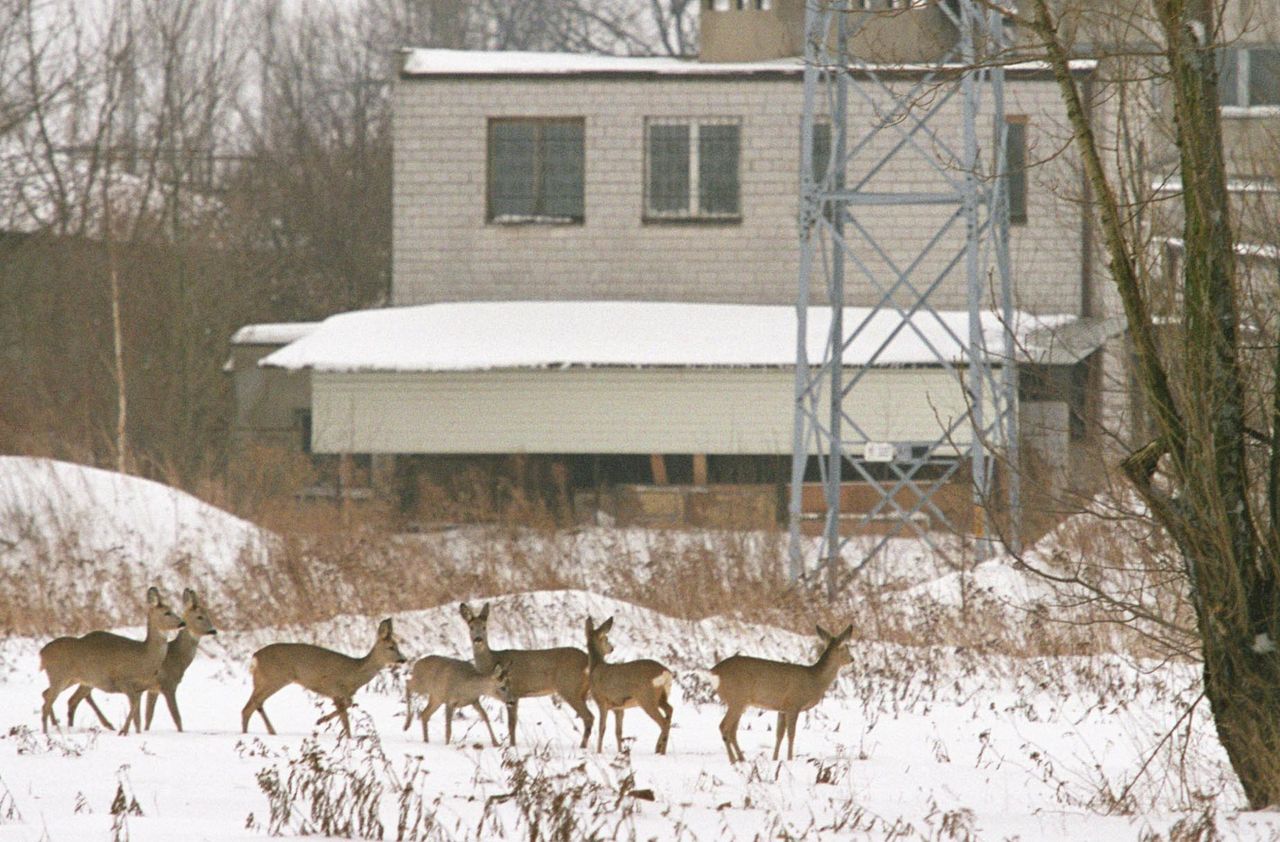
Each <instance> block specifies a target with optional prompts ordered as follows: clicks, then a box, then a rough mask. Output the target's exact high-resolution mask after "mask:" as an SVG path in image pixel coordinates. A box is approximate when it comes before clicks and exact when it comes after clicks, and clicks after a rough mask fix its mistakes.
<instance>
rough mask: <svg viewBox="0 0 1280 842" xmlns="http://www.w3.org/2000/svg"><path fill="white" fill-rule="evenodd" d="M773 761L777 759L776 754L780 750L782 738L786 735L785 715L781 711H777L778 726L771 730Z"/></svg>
mask: <svg viewBox="0 0 1280 842" xmlns="http://www.w3.org/2000/svg"><path fill="white" fill-rule="evenodd" d="M773 731H774V739H773V759H774V760H777V759H778V752H779V751H781V749H782V738H783V737H785V736H786V735H787V715H786V713H784V712H783V711H778V726H777V727H776V728H774V729H773Z"/></svg>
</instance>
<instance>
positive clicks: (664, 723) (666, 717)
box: [640, 700, 671, 754]
mask: <svg viewBox="0 0 1280 842" xmlns="http://www.w3.org/2000/svg"><path fill="white" fill-rule="evenodd" d="M664 702H665V700H660V701H658V702H652V701H646V702H641V704H640V709H641V710H643V711H644V712H645V713H647V714H649V718H650V719H652V720H653V721H654V722H656V723H658V729H659V730H658V742H657V744H656V745H655V746H654V747H653V751H654V754H666V753H667V733H668V732H669V731H670V730H671V714H670V713H669V712H668V711H670V709H671V706H670V705H667V710H666V711H664V710H662V709H661V708H660V707H659V705H660V704H663V703H664Z"/></svg>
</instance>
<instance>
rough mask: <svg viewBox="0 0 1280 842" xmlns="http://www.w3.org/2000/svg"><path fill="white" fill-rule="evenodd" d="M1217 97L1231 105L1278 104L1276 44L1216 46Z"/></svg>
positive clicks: (1279, 53) (1279, 83)
mask: <svg viewBox="0 0 1280 842" xmlns="http://www.w3.org/2000/svg"><path fill="white" fill-rule="evenodd" d="M1218 100H1219V102H1220V103H1221V104H1222V105H1225V106H1228V107H1235V108H1256V107H1259V106H1277V105H1280V47H1230V48H1228V49H1224V50H1220V51H1219V53H1218Z"/></svg>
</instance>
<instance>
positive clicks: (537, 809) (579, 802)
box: [477, 746, 651, 842]
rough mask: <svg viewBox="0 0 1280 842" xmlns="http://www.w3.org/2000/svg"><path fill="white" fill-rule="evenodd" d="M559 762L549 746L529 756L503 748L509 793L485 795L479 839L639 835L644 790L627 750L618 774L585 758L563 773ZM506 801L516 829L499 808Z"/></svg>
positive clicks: (574, 840) (566, 841)
mask: <svg viewBox="0 0 1280 842" xmlns="http://www.w3.org/2000/svg"><path fill="white" fill-rule="evenodd" d="M555 765H556V764H555V763H554V762H553V760H552V757H551V750H550V747H549V746H544V747H543V748H541V749H540V750H536V751H534V752H533V753H532V754H528V755H525V754H520V753H518V752H516V751H514V750H507V751H506V752H504V753H503V756H502V771H503V774H504V776H505V778H506V786H507V788H508V791H507V792H504V793H500V794H497V795H491V796H489V798H488V799H486V801H485V807H484V814H483V815H482V817H481V820H480V825H479V827H478V828H477V837H478V838H481V839H483V838H487V837H488V836H489V835H490V834H493V835H501V836H503V837H504V838H510V837H511V836H513V835H514V834H515V833H519V834H520V835H521V837H523V838H526V839H528V840H529V842H539V840H547V841H548V842H587V840H606V839H610V840H612V839H634V838H636V827H635V816H636V806H635V800H636V798H637V797H640V795H641V791H640V790H637V788H636V781H635V773H634V772H632V771H631V763H630V756H629V755H628V754H627V753H626V752H624V753H622V754H620V755H619V756H618V759H617V760H616V761H615V763H614V764H613V766H614V768H613V769H612V770H611V771H612V772H613V773H614V774H613V776H602V775H601V772H602V771H603V769H602V767H599V766H592V765H589V763H588V761H586V760H583V761H581V762H579V763H577V764H576V765H574V766H571V767H569V768H568V769H565V770H563V771H556V770H555ZM602 777H603V778H604V779H601V778H602ZM610 777H612V778H613V779H612V780H610V779H609V778H610ZM650 797H651V796H650ZM504 804H513V805H514V806H515V807H516V822H515V827H514V828H508V827H507V825H506V823H505V822H503V820H502V814H501V811H500V810H499V809H498V808H499V807H500V806H502V805H504Z"/></svg>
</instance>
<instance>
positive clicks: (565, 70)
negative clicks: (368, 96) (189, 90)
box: [401, 48, 1097, 76]
mask: <svg viewBox="0 0 1280 842" xmlns="http://www.w3.org/2000/svg"><path fill="white" fill-rule="evenodd" d="M403 55H404V64H403V66H402V68H401V74H402V75H404V76H520V75H532V76H543V75H553V76H559V75H598V74H605V75H609V74H642V75H653V76H725V75H733V76H755V75H762V74H788V75H797V76H798V75H800V74H801V73H803V71H804V61H803V59H801V58H799V57H797V58H786V59H772V60H769V61H744V62H700V61H697V60H695V59H682V58H671V57H665V56H603V55H585V54H581V53H534V52H522V51H516V50H506V51H498V50H493V51H482V50H437V49H425V48H414V49H406V50H404V51H403ZM1096 64H1097V62H1095V61H1091V60H1076V61H1073V62H1072V63H1071V66H1072V69H1073V70H1092V69H1093V68H1094V67H1095V66H1096ZM956 67H957V68H959V67H960V65H956ZM856 68H865V69H868V70H870V69H875V70H879V71H896V72H912V73H914V72H925V71H930V70H937V69H938V67H937V65H934V64H892V65H869V64H859V65H855V69H856ZM1048 69H1049V66H1048V65H1047V64H1045V63H1044V62H1038V61H1025V62H1016V63H1013V64H1009V65H1005V70H1006V71H1009V72H1013V73H1018V72H1024V73H1039V72H1044V71H1046V70H1048Z"/></svg>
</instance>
